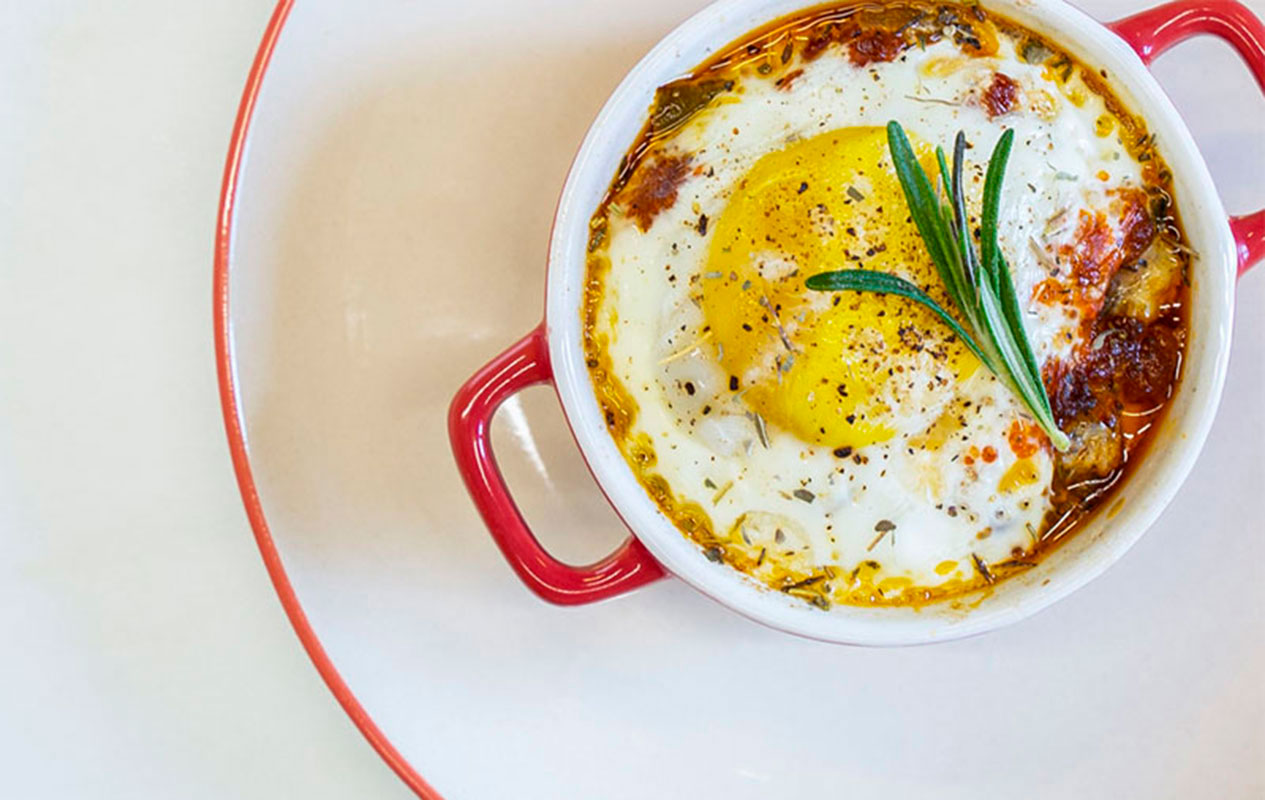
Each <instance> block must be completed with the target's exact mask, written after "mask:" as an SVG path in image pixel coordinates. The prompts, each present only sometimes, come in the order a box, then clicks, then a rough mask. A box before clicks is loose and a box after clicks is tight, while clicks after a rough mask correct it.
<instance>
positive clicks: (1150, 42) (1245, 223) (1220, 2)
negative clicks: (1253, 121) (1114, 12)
mask: <svg viewBox="0 0 1265 800" xmlns="http://www.w3.org/2000/svg"><path fill="white" fill-rule="evenodd" d="M1107 27H1109V28H1111V30H1113V31H1115V32H1116V34H1117V35H1119V36H1120V37H1121V38H1123V39H1124V40H1125V41H1126V42H1128V43H1129V45H1130V46H1131V47H1132V48H1133V49H1134V50H1136V51H1137V52H1138V55H1139V56H1141V57H1142V62H1143V63H1144V64H1150V63H1151V62H1152V61H1154V60H1155V59H1156V57H1158V56H1159V55H1160V54H1161V53H1163V52H1164V51H1165V50H1168V49H1169V48H1170V47H1172V46H1173V45H1175V44H1178V43H1180V42H1184V41H1185V40H1187V39H1190V38H1192V37H1194V36H1199V35H1201V34H1211V35H1213V36H1217V37H1220V38H1221V39H1224V40H1225V41H1226V42H1228V43H1229V44H1230V45H1231V46H1232V47H1234V49H1235V50H1237V51H1238V52H1239V55H1240V56H1242V57H1243V60H1244V61H1246V62H1247V66H1248V68H1249V69H1250V70H1251V71H1252V74H1253V75H1255V76H1256V81H1257V83H1259V84H1260V86H1261V89H1262V91H1265V23H1262V22H1261V20H1260V19H1259V18H1257V16H1256V15H1255V14H1253V13H1252V12H1251V11H1250V10H1248V8H1247V7H1246V6H1244V5H1243V4H1242V3H1238V2H1235V1H1234V0H1178V2H1175V3H1167V4H1165V5H1162V6H1157V7H1156V8H1152V9H1150V10H1148V11H1143V12H1142V13H1140V14H1136V15H1134V16H1132V17H1126V18H1125V19H1122V20H1118V21H1116V22H1113V23H1111V24H1109V25H1108V26H1107ZM1230 230H1231V231H1232V232H1233V233H1234V241H1235V244H1236V245H1237V247H1238V251H1239V275H1242V274H1243V273H1244V272H1247V270H1248V269H1249V268H1250V267H1252V266H1253V265H1255V264H1257V263H1259V262H1260V261H1261V260H1262V259H1265V210H1262V211H1257V212H1256V213H1255V214H1245V215H1244V216H1241V217H1230Z"/></svg>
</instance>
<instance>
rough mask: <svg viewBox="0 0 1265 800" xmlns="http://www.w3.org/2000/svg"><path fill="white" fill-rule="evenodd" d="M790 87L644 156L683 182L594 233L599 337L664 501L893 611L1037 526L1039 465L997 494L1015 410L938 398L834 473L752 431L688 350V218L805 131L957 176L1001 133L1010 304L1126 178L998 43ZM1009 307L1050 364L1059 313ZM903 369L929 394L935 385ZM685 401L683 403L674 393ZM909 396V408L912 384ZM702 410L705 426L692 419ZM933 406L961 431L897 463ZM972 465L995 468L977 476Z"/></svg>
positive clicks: (1005, 396) (695, 350)
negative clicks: (646, 443) (914, 140)
mask: <svg viewBox="0 0 1265 800" xmlns="http://www.w3.org/2000/svg"><path fill="white" fill-rule="evenodd" d="M800 67H801V68H802V69H803V70H804V71H803V74H802V75H800V76H798V77H797V78H796V80H795V81H794V83H793V84H792V86H791V87H790V89H789V90H786V89H778V88H777V87H775V85H774V83H773V81H771V80H765V79H757V78H754V77H749V78H744V79H743V80H742V81H741V85H740V87H739V91H738V92H735V93H733V94H732V95H731V96H729V97H727V98H726V101H725V102H719V103H715V104H713V106H712V107H711V108H709V109H707V110H706V111H704V112H702V113H700V114H698V115H697V116H695V117H694V118H692V119H691V120H690V121H689V122H688V123H687V124H686V125H684V126H683V127H681V128H680V129H678V130H677V131H675V132H674V133H673V134H672V135H671V137H670V139H669V140H667V141H665V142H661V143H660V145H659V146H660V147H663V148H664V149H665V150H670V151H673V152H679V153H684V154H688V155H689V156H690V158H691V161H690V163H691V165H692V166H701V167H702V169H700V170H692V171H691V174H690V175H689V176H688V177H687V178H686V179H685V180H684V181H683V182H682V183H681V185H680V186H679V189H678V197H677V199H676V201H675V203H674V204H673V205H672V206H671V207H670V208H667V209H665V210H663V211H662V212H660V213H659V214H658V215H657V216H655V217H654V219H653V222H652V224H651V225H650V226H649V228H648V230H646V231H642V230H640V229H639V228H638V226H637V225H636V224H635V223H634V222H633V221H632V220H631V219H629V218H627V217H621V216H619V215H618V214H612V215H611V218H610V220H609V230H608V233H607V241H608V256H609V259H610V264H611V268H610V271H609V274H608V275H607V278H606V285H605V290H604V292H605V293H604V295H603V298H602V302H601V307H600V309H599V313H598V315H597V319H598V328H599V332H600V333H601V334H604V335H605V336H606V337H608V341H609V343H608V352H609V355H610V359H611V362H612V364H613V368H614V370H615V373H616V375H617V377H618V378H619V380H620V381H621V383H622V384H623V386H624V387H625V389H626V390H627V391H628V392H629V394H630V395H631V396H632V397H633V399H634V400H635V401H636V404H637V407H638V413H637V417H636V423H635V431H636V432H637V433H640V434H645V435H647V436H649V438H650V439H651V440H652V442H653V445H654V449H655V453H656V456H657V463H656V467H655V469H656V471H657V472H658V473H659V474H661V475H662V476H663V477H664V478H665V479H666V480H667V482H668V483H669V485H670V486H671V487H672V488H673V490H674V492H676V493H677V494H679V495H681V496H684V497H689V498H692V499H694V500H695V501H696V502H698V503H699V504H700V505H701V506H702V507H703V509H704V510H705V511H706V512H707V514H708V515H709V517H710V518H711V520H712V524H713V527H714V529H715V530H716V531H717V532H721V533H723V532H726V531H729V530H731V529H735V528H740V529H741V531H742V536H743V538H744V540H746V541H748V542H750V543H752V545H753V546H755V547H767V548H768V549H769V551H770V552H771V553H773V552H775V553H776V554H777V555H778V556H779V557H783V558H785V559H788V560H790V561H793V562H794V563H796V564H798V565H800V566H801V567H809V566H814V565H816V566H822V565H830V566H833V567H837V568H839V569H840V570H843V571H845V572H846V571H850V570H855V569H857V568H858V566H859V565H861V564H863V563H865V562H877V563H878V564H880V565H881V568H880V571H879V575H878V576H877V578H876V581H877V580H878V579H883V578H898V579H901V580H900V581H898V582H897V585H896V586H895V588H894V589H892V591H894V592H895V593H897V594H899V593H901V592H913V591H916V590H917V588H919V587H934V586H937V585H940V584H942V583H944V582H945V581H949V580H952V579H959V580H961V579H970V578H972V577H973V575H972V571H973V570H974V569H976V568H977V567H976V563H977V561H982V562H983V563H985V564H988V563H994V562H999V561H1005V560H1007V559H1010V558H1012V557H1013V556H1014V555H1015V554H1019V553H1025V552H1029V551H1030V550H1031V549H1032V547H1033V546H1034V544H1035V537H1036V536H1037V534H1038V532H1039V531H1040V530H1041V527H1042V522H1043V519H1044V517H1045V515H1046V513H1047V512H1048V511H1049V509H1050V507H1051V503H1050V497H1049V487H1050V484H1051V479H1052V475H1053V462H1052V459H1051V456H1050V454H1049V452H1048V450H1045V449H1042V450H1040V451H1038V452H1037V453H1036V454H1035V455H1033V456H1031V464H1032V468H1033V470H1034V474H1032V475H1031V476H1030V480H1029V481H1028V482H1025V483H1023V484H1022V485H1018V486H1014V485H1012V486H1010V487H1009V489H1008V490H1007V491H1002V489H1001V488H999V486H1000V485H1001V484H1002V481H1003V477H1004V476H1006V475H1007V473H1008V471H1010V470H1012V468H1013V467H1014V466H1015V464H1016V462H1017V461H1019V458H1018V456H1016V454H1015V453H1014V452H1012V449H1011V447H1010V445H1009V443H1008V439H1007V433H1008V431H1009V430H1010V429H1011V426H1012V424H1013V423H1014V422H1015V420H1017V419H1021V418H1023V417H1024V411H1023V408H1022V406H1021V405H1020V403H1019V402H1018V400H1017V399H1016V398H1015V397H1014V396H1013V395H1012V394H1011V393H1010V392H1009V391H1008V390H1007V389H1006V388H1005V387H1004V385H1003V384H1002V383H1001V382H999V381H998V380H997V379H996V378H994V377H993V376H992V375H991V374H990V373H988V372H987V371H986V370H984V369H982V368H981V369H979V370H977V371H976V372H975V373H973V374H972V375H971V376H970V377H969V378H967V379H966V380H964V381H962V382H960V383H957V384H956V385H955V387H954V391H952V392H943V391H940V392H927V393H925V394H923V395H920V396H917V397H914V399H913V400H912V401H911V402H909V403H907V404H905V405H904V406H902V408H901V413H900V414H898V415H895V419H894V420H893V425H894V427H895V428H896V429H897V432H898V435H896V436H894V437H893V438H892V439H890V440H888V441H886V442H882V443H878V444H872V445H869V446H866V447H863V448H859V449H857V450H856V451H855V452H853V453H850V454H848V455H847V456H846V457H842V458H841V457H840V456H839V455H838V454H836V453H834V452H832V451H831V450H830V449H829V448H827V447H822V446H819V445H813V444H811V443H808V442H805V441H804V440H802V439H801V438H799V437H797V436H794V435H792V434H791V433H789V432H787V431H785V430H782V429H779V428H778V427H776V426H764V425H762V424H761V421H760V420H757V419H755V418H754V417H753V416H752V415H751V414H749V413H744V410H743V409H742V408H741V405H740V403H735V402H733V400H732V398H731V397H729V393H728V392H727V391H726V390H727V389H728V387H727V386H726V382H727V380H728V376H727V375H726V374H725V372H724V371H723V370H721V369H720V367H719V366H718V365H717V363H716V358H715V354H714V352H713V350H712V348H711V347H709V346H708V344H707V343H706V342H702V341H699V339H700V337H699V334H698V332H699V330H701V324H702V311H701V310H700V309H699V307H698V306H697V305H696V304H695V303H694V302H692V301H691V299H690V295H691V286H692V285H693V284H692V282H691V278H692V277H693V278H694V279H695V282H696V281H697V277H696V276H698V275H699V274H700V273H701V271H702V270H704V269H705V262H706V256H707V250H708V244H709V239H710V237H711V235H713V234H712V232H711V231H708V232H707V233H706V234H704V235H700V234H699V232H698V228H699V218H700V216H704V215H705V216H706V217H708V218H710V219H711V220H717V219H719V218H720V216H721V215H722V214H723V213H724V211H725V208H726V205H727V203H728V201H729V199H730V197H731V196H732V194H733V192H734V191H736V190H737V187H738V185H739V184H740V182H741V180H742V178H743V176H744V175H746V174H747V173H748V172H749V171H750V170H751V168H752V166H753V165H754V164H755V163H756V162H757V161H758V160H759V159H760V158H761V157H762V156H764V155H766V154H767V153H769V152H770V151H772V150H776V149H779V148H781V147H785V146H787V145H789V144H792V143H794V142H797V141H801V140H804V139H807V138H809V137H812V136H815V135H817V134H819V133H822V132H825V131H830V130H834V129H842V128H852V127H857V126H884V125H886V123H887V122H888V121H889V120H893V119H894V120H899V121H900V122H901V123H902V124H903V125H904V127H905V128H906V129H907V130H908V131H909V132H910V133H911V135H913V136H916V137H919V138H921V139H922V140H923V141H926V142H930V143H943V144H945V145H946V146H947V145H948V144H949V143H951V142H952V140H953V137H954V136H955V135H956V133H957V132H958V131H959V130H963V131H965V132H966V134H967V137H968V139H969V140H970V141H971V142H972V144H973V149H972V150H971V151H970V154H969V156H968V158H969V159H970V161H971V162H973V163H976V164H982V163H985V162H986V160H987V154H988V153H990V152H991V150H992V147H993V145H994V144H995V142H996V141H997V139H998V137H999V136H1000V135H1001V133H1002V131H1003V130H1004V129H1005V128H1013V129H1014V130H1015V131H1016V146H1015V149H1014V152H1013V155H1012V157H1011V160H1010V166H1009V169H1008V171H1007V174H1006V183H1005V190H1004V192H1003V194H1002V209H1001V214H1000V220H1001V226H1000V241H1001V247H1002V249H1003V252H1004V254H1005V255H1006V257H1007V259H1008V260H1009V263H1010V265H1011V267H1012V270H1013V275H1014V281H1015V285H1016V289H1017V291H1018V296H1019V298H1020V301H1021V303H1024V301H1025V300H1027V298H1031V297H1032V296H1033V289H1034V287H1035V286H1036V285H1037V284H1038V283H1040V282H1041V281H1043V280H1045V279H1046V278H1047V277H1050V275H1051V270H1057V269H1058V265H1057V259H1056V257H1055V254H1057V253H1058V252H1059V249H1060V248H1061V247H1062V246H1064V245H1068V244H1070V243H1071V241H1072V238H1073V235H1074V231H1073V230H1072V228H1073V225H1072V223H1071V221H1074V220H1075V218H1076V214H1077V212H1079V211H1080V210H1082V209H1088V210H1097V209H1107V208H1109V207H1110V205H1111V202H1112V192H1113V191H1116V190H1119V189H1121V188H1125V187H1137V186H1141V184H1142V181H1141V170H1140V166H1139V164H1138V163H1137V162H1136V161H1134V160H1133V158H1132V157H1131V156H1130V155H1129V153H1128V151H1127V149H1126V148H1125V146H1124V145H1123V143H1122V142H1121V141H1120V139H1119V138H1118V136H1116V135H1106V136H1104V135H1100V131H1099V130H1098V129H1097V126H1098V124H1099V119H1100V117H1102V116H1103V115H1105V114H1106V113H1107V109H1106V107H1105V105H1104V101H1103V99H1102V98H1101V97H1100V96H1098V95H1097V94H1094V93H1092V92H1089V91H1083V87H1081V89H1082V91H1079V92H1078V93H1077V96H1076V97H1075V102H1073V101H1072V99H1069V88H1068V86H1063V87H1061V86H1060V85H1059V84H1057V83H1056V82H1055V81H1053V80H1052V79H1050V77H1049V76H1048V75H1046V74H1043V73H1044V68H1043V67H1041V66H1036V65H1030V64H1027V63H1024V62H1023V61H1021V60H1020V59H1019V58H1018V57H1017V56H1016V54H1015V52H1014V45H1013V43H1012V42H1011V41H1010V40H1009V39H1008V38H1006V37H1003V38H1002V40H1001V49H1000V51H999V53H998V54H997V56H996V57H992V58H969V59H967V58H963V57H962V55H961V52H960V51H959V49H958V48H957V47H956V46H955V45H954V44H952V43H951V42H948V41H942V42H939V43H937V44H934V45H930V46H928V47H927V48H926V49H925V50H919V49H911V50H909V51H907V52H906V53H905V54H904V55H903V56H901V57H900V58H898V59H897V60H896V61H894V62H892V63H876V64H872V65H870V66H867V67H864V68H858V67H855V66H853V65H852V63H850V62H849V60H848V59H847V57H846V55H845V54H844V53H843V52H841V51H838V50H837V49H834V50H831V51H828V52H827V53H825V54H824V55H822V56H821V57H819V58H817V59H816V60H814V61H811V62H808V63H804V64H802V65H800ZM996 71H1001V72H1004V73H1005V74H1006V75H1007V76H1009V77H1010V78H1012V79H1014V80H1015V81H1017V82H1018V84H1019V86H1020V87H1021V97H1022V98H1024V99H1023V101H1022V102H1021V106H1020V108H1019V109H1018V110H1016V111H1015V112H1013V113H1010V114H1007V115H1005V116H1002V117H999V118H997V119H990V118H989V117H988V115H987V114H986V113H985V111H984V110H983V109H982V108H981V107H980V106H979V104H978V103H976V102H974V98H976V97H977V96H978V93H979V92H980V91H981V88H982V87H984V86H986V85H987V83H988V81H989V80H990V79H991V78H992V75H993V74H994V73H995V72H996ZM1069 86H1073V88H1074V84H1069ZM1104 177H1105V179H1104ZM1069 220H1070V221H1069ZM831 266H837V265H822V269H826V268H830V267H831ZM669 275H674V276H675V279H674V280H668V279H667V276H669ZM1025 305H1026V308H1025V312H1026V313H1025V325H1026V327H1027V330H1028V333H1029V337H1030V339H1031V341H1032V342H1033V344H1034V347H1035V349H1036V353H1037V358H1038V361H1040V362H1042V363H1044V362H1046V361H1048V360H1050V359H1056V358H1065V357H1067V356H1068V355H1069V354H1070V353H1071V352H1072V350H1073V348H1075V347H1076V346H1077V345H1078V344H1079V343H1080V337H1081V333H1080V325H1079V312H1078V311H1077V310H1076V309H1075V308H1073V307H1065V306H1060V305H1047V304H1041V303H1036V302H1026V303H1025ZM922 368H923V369H924V370H926V374H932V373H934V371H935V370H936V369H937V366H936V365H935V364H932V363H930V362H928V363H927V364H925V365H923V367H922ZM686 382H689V383H690V384H691V386H692V389H693V391H692V392H691V393H689V394H688V395H687V394H686V393H684V392H682V391H681V388H680V387H681V386H682V385H684V384H685V383H686ZM909 389H910V391H917V383H916V382H913V381H911V382H910V386H909ZM704 405H708V406H711V407H712V408H713V409H714V410H713V411H712V413H710V414H708V415H706V416H705V417H699V415H698V410H699V408H700V407H701V406H704ZM950 406H954V408H956V409H958V410H964V413H963V414H962V415H961V416H962V417H963V418H964V420H965V426H964V427H962V428H960V429H955V430H954V431H953V432H952V434H951V435H949V436H948V437H947V438H946V439H945V441H944V442H943V444H942V445H941V446H939V447H938V448H933V449H916V448H912V447H910V446H909V439H910V437H914V436H918V435H920V434H923V433H925V432H926V430H927V429H928V428H929V427H930V426H932V425H933V424H934V423H935V422H936V420H937V419H939V418H941V417H942V415H944V414H945V413H946V411H951V410H953V409H950V408H949V407H950ZM687 418H688V419H691V420H693V421H694V424H686V422H685V420H686V419H687ZM761 428H764V429H763V430H761ZM972 448H973V449H972ZM985 448H991V451H992V452H993V453H995V458H993V459H992V460H990V461H986V460H985V459H983V458H981V457H980V455H979V454H980V452H982V451H983V450H984V449H985ZM972 453H974V455H972ZM889 584H890V582H889Z"/></svg>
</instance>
